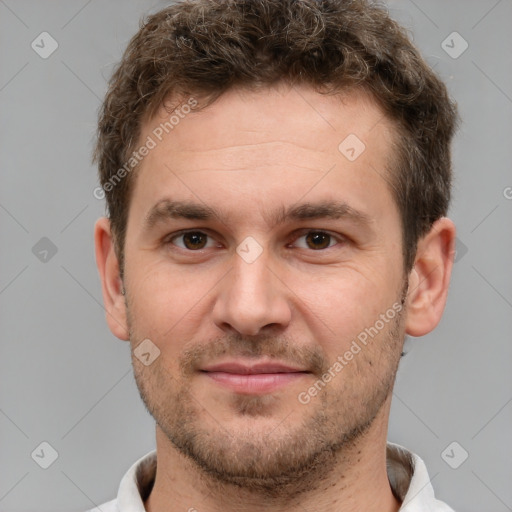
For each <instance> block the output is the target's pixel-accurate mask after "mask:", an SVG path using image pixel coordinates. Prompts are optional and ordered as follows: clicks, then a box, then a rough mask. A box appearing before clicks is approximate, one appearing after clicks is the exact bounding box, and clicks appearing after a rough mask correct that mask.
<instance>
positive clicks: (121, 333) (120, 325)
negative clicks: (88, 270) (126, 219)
mask: <svg viewBox="0 0 512 512" xmlns="http://www.w3.org/2000/svg"><path fill="white" fill-rule="evenodd" d="M94 243H95V253H96V265H97V267H98V272H99V274H100V278H101V289H102V294H103V303H104V305H105V311H106V320H107V324H108V327H109V329H110V331H111V332H112V334H113V335H114V336H116V337H117V338H119V339H121V340H123V341H128V340H129V339H130V338H129V330H128V323H127V312H126V304H125V298H124V295H123V283H122V281H121V279H120V277H119V261H118V259H117V255H116V253H115V249H114V242H113V237H112V232H111V229H110V221H109V220H108V219H107V218H106V217H101V218H100V219H98V220H97V221H96V225H95V226H94Z"/></svg>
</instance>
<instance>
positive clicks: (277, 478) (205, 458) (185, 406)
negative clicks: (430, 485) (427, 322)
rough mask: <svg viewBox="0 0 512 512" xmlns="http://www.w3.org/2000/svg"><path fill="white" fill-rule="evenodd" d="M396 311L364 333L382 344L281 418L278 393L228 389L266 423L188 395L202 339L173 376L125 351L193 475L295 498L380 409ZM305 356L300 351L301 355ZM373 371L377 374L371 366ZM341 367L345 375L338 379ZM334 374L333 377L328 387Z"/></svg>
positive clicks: (227, 344) (251, 346) (243, 409)
mask: <svg viewBox="0 0 512 512" xmlns="http://www.w3.org/2000/svg"><path fill="white" fill-rule="evenodd" d="M403 303H404V299H403V298H402V304H403ZM403 313H404V311H403V310H402V311H401V312H400V313H398V314H397V316H396V317H395V318H394V319H393V320H392V321H390V324H389V325H388V326H387V329H386V332H385V333H384V332H382V333H380V334H382V336H379V339H374V340H372V342H371V343H372V344H377V343H378V344H380V345H381V346H380V347H379V351H378V352H375V347H372V350H370V351H369V353H368V354H366V353H365V352H364V351H365V350H368V348H367V347H365V348H364V349H363V351H362V353H360V354H357V355H356V356H355V357H354V360H352V361H351V362H350V364H349V365H348V366H347V367H346V368H344V369H343V370H342V371H341V373H340V375H338V376H337V377H336V378H335V379H334V382H333V383H331V384H328V385H327V386H326V387H325V388H324V389H322V390H321V391H320V392H319V394H318V395H317V396H316V397H314V399H312V400H311V402H310V403H309V404H307V405H302V404H300V403H299V402H298V400H297V409H295V410H293V411H292V412H291V413H289V415H288V416H287V417H281V416H283V414H282V413H281V415H280V414H279V407H278V405H279V400H278V401H277V402H275V401H274V399H273V398H272V397H270V396H267V395H265V396H243V395H234V396H233V398H232V401H231V404H230V406H231V408H232V410H233V414H236V415H238V416H245V417H247V418H254V421H255V422H257V421H259V420H262V418H271V419H272V417H273V418H275V421H272V422H270V424H271V426H269V427H268V428H266V430H262V429H261V428H260V429H257V428H254V429H253V428H251V427H248V428H247V429H245V430H244V431H240V430H238V431H237V430H234V429H230V428H229V425H222V424H221V423H220V422H218V421H217V420H216V419H215V411H208V409H207V407H208V404H201V403H199V402H198V400H197V398H196V397H195V396H194V395H193V394H192V393H191V391H190V382H189V379H188V377H190V375H191V373H192V372H191V370H190V368H191V360H194V358H196V360H197V357H198V355H199V354H204V353H205V347H196V348H195V350H192V351H191V353H189V354H188V355H187V356H186V357H183V358H180V369H181V372H180V376H179V378H175V377H176V376H175V377H172V376H171V375H170V373H169V371H168V370H167V369H166V368H165V367H164V366H162V358H158V359H157V360H156V361H155V362H154V363H153V364H152V365H151V366H149V367H144V366H143V365H141V364H140V363H139V361H135V359H134V357H133V353H132V361H133V366H134V374H135V380H136V383H137V386H138V389H139V392H140V395H141V398H142V400H143V402H144V404H145V406H146V408H147V410H148V412H149V413H150V414H151V415H152V416H153V418H154V419H155V421H156V423H157V425H158V426H159V428H160V429H161V430H162V432H163V433H164V434H165V435H166V437H167V438H168V440H169V441H170V443H172V445H173V446H174V447H175V448H176V450H177V451H178V452H179V453H181V454H182V455H184V456H185V457H186V458H188V460H190V461H191V462H192V463H193V465H194V466H195V467H196V468H197V469H199V474H200V477H201V478H202V479H203V480H204V481H205V482H206V483H207V485H209V486H210V487H211V488H212V489H219V488H221V487H223V486H226V485H229V486H235V487H238V488H240V489H244V490H246V491H251V492H254V493H258V494H259V495H261V496H262V497H267V498H269V499H278V498H279V499H284V498H291V497H293V498H297V496H299V495H300V494H302V493H304V492H307V491H311V490H312V489H314V488H317V487H318V486H319V485H321V484H322V482H323V481H325V479H326V478H327V476H328V475H329V474H330V473H332V471H333V470H334V468H335V467H336V466H338V467H339V466H340V463H341V464H342V465H345V466H347V467H349V466H350V465H351V464H353V463H354V460H353V457H354V453H355V452H356V451H357V450H356V448H357V446H358V444H360V443H361V442H362V441H363V438H364V436H365V435H366V434H367V433H368V431H369V429H370V427H371V426H372V424H373V423H374V421H375V419H376V417H377V416H378V415H379V413H381V412H383V405H384V404H385V402H386V400H387V398H388V397H389V396H390V394H391V392H392V389H393V385H394V381H395V376H396V371H397V369H398V363H399V360H400V354H401V348H402V346H403V338H404V332H403V326H402V316H403ZM129 323H130V324H132V322H131V321H129ZM132 327H133V325H130V327H129V330H130V339H131V340H132V347H133V342H134V341H136V340H139V339H140V338H138V337H137V336H136V335H135V331H134V330H133V329H132ZM132 334H133V336H132ZM240 347H243V350H241V349H240ZM208 349H209V353H211V354H221V353H230V354H233V355H234V354H236V355H241V354H242V353H243V354H244V355H247V354H249V353H250V354H252V355H255V356H256V355H262V354H265V355H267V356H271V357H279V356H282V355H283V354H288V355H290V356H291V359H287V360H294V359H295V360H297V353H296V352H295V347H294V346H293V345H292V344H289V343H287V342H286V341H282V337H281V336H279V340H277V338H276V337H268V338H265V339H262V338H259V339H258V341H257V342H254V341H247V340H245V339H243V338H240V339H238V338H223V339H221V340H216V341H215V343H213V342H212V343H209V344H208ZM310 356H311V357H312V358H313V359H315V358H316V359H315V360H316V363H315V367H316V369H317V373H318V375H320V376H321V375H322V374H323V373H324V372H325V370H326V369H327V367H328V366H329V364H328V362H327V363H326V361H325V359H324V358H322V356H321V353H319V352H311V353H310ZM303 357H305V356H304V354H302V355H301V356H300V357H299V359H300V358H303ZM374 360H378V361H379V363H378V365H375V364H373V362H372V361H374ZM374 369H375V370H377V371H378V372H379V373H378V374H375V373H374V372H375V370H374ZM347 372H350V375H349V376H347V378H346V373H347ZM368 374H371V375H368ZM348 377H351V378H348ZM358 378H360V381H358ZM336 379H339V380H338V383H339V385H338V386H337V387H336V388H335V386H336V384H337V383H336ZM333 384H334V385H333ZM309 385H310V384H308V386H309ZM293 399H294V400H296V397H295V396H293ZM247 423H248V422H247Z"/></svg>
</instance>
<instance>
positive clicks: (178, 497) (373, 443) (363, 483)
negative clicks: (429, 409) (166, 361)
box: [145, 407, 400, 512]
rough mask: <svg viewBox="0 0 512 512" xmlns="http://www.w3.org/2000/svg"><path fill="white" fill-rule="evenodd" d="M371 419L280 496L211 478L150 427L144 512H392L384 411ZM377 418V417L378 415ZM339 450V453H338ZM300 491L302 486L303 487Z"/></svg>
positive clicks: (396, 507) (393, 501)
mask: <svg viewBox="0 0 512 512" xmlns="http://www.w3.org/2000/svg"><path fill="white" fill-rule="evenodd" d="M381 412H382V413H383V414H382V416H384V417H377V418H375V421H374V423H373V424H372V426H371V427H370V429H369V430H368V431H367V432H366V434H365V435H364V436H361V438H360V439H358V440H357V441H355V442H354V444H352V445H351V446H349V447H343V449H342V450H341V451H340V453H338V454H336V455H335V456H334V457H335V461H334V463H333V464H332V467H331V466H329V467H330V469H329V471H328V472H327V473H324V474H322V475H312V474H311V473H309V474H308V475H305V479H306V478H307V481H304V482H298V483H297V484H298V488H301V491H300V492H298V493H295V495H294V494H292V493H291V492H289V489H288V490H287V491H288V492H286V493H283V496H278V495H277V496H276V495H272V496H269V495H262V494H261V493H257V492H254V491H249V490H246V489H243V488H240V487H236V486H234V485H231V484H220V483H219V482H217V481H215V482H214V481H212V480H211V477H209V476H207V475H205V474H204V473H203V472H202V470H201V469H199V468H198V467H197V466H196V465H195V463H194V462H193V461H191V460H190V459H188V458H187V457H185V456H184V455H182V454H181V453H180V452H178V451H177V450H176V448H175V447H174V445H172V443H171V442H170V441H169V440H168V438H167V437H166V436H165V434H164V433H163V432H162V431H161V430H160V429H159V427H158V426H157V428H156V442H157V454H158V465H157V472H156V478H155V483H154V486H153V490H152V492H151V495H150V496H149V498H148V499H147V501H146V502H145V507H146V510H147V512H175V511H179V510H181V511H183V510H188V511H191V512H193V511H194V510H198V511H202V510H208V512H235V511H238V510H240V509H241V508H243V509H244V511H246V512H256V511H258V512H260V511H261V509H262V507H265V509H266V510H270V511H271V512H291V511H292V510H294V511H296V510H297V509H298V508H299V509H300V508H303V509H305V510H322V511H324V512H341V511H343V512H355V511H360V510H365V511H367V512H377V511H378V512H397V511H398V510H399V508H400V503H399V501H397V500H396V498H395V497H394V496H393V493H392V491H391V487H390V484H389V481H388V477H387V471H386V437H387V419H388V414H389V411H388V410H386V407H383V410H381ZM379 416H381V415H379ZM341 452H342V453H341ZM304 489H306V490H304Z"/></svg>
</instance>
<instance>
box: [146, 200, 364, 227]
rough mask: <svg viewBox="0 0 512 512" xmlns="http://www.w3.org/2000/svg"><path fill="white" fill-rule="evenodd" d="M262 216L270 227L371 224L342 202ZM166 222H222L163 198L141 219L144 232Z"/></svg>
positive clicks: (199, 208) (200, 208) (217, 215)
mask: <svg viewBox="0 0 512 512" xmlns="http://www.w3.org/2000/svg"><path fill="white" fill-rule="evenodd" d="M265 217H266V221H267V223H268V224H269V226H271V227H273V226H276V225H279V224H283V223H285V222H287V221H294V220H295V221H297V220H314V219H341V218H344V219H347V220H350V221H353V222H355V223H356V224H359V225H362V226H369V225H370V224H372V219H371V217H370V216H369V215H367V214H366V213H364V212H361V211H359V210H356V209H355V208H353V207H351V206H350V205H348V204H347V203H345V202H343V201H320V202H317V203H309V202H306V203H302V204H299V205H292V206H290V207H288V208H284V207H283V206H282V207H281V208H278V209H276V210H274V211H273V212H271V213H270V214H267V215H266V216H265ZM169 219H187V220H203V221H209V220H218V221H221V222H222V214H221V212H219V211H217V210H215V209H214V208H212V207H210V206H207V205H204V204H200V203H194V202H187V201H173V200H171V199H162V200H160V201H158V202H157V203H156V204H155V205H154V206H153V207H152V208H151V209H150V210H149V212H148V213H147V215H146V217H145V219H144V229H145V230H150V229H152V228H153V227H154V226H155V225H157V224H159V223H162V222H165V221H168V220H169Z"/></svg>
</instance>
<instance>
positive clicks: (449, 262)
mask: <svg viewBox="0 0 512 512" xmlns="http://www.w3.org/2000/svg"><path fill="white" fill-rule="evenodd" d="M455 233H456V230H455V225H454V223H453V222H452V221H451V220H450V219H448V218H446V217H443V218H441V219H439V220H437V221H436V222H435V223H434V224H433V225H432V228H431V230H430V231H429V232H428V233H427V234H426V235H425V236H424V237H423V238H422V239H421V240H420V241H419V242H418V249H417V252H416V259H415V261H414V267H413V269H412V270H411V273H410V274H409V290H408V292H407V320H406V325H405V328H406V333H407V334H409V335H410V336H424V335H425V334H428V333H429V332H431V331H432V330H433V329H434V328H435V327H436V326H437V325H438V323H439V321H440V320H441V317H442V314H443V311H444V308H445V305H446V299H447V296H448V288H449V285H450V277H451V271H452V267H453V259H454V255H455Z"/></svg>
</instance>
